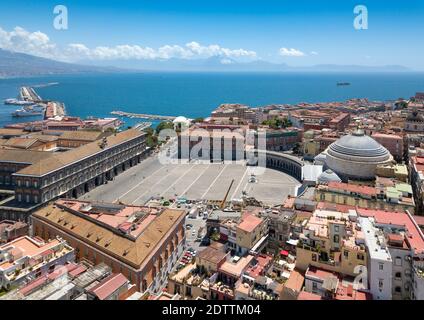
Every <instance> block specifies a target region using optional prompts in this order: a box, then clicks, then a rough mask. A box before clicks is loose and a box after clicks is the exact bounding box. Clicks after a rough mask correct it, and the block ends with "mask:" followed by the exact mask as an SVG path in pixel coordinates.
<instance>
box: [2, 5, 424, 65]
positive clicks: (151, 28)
mask: <svg viewBox="0 0 424 320" xmlns="http://www.w3.org/2000/svg"><path fill="white" fill-rule="evenodd" d="M56 5H64V6H66V8H67V11H68V28H67V29H66V30H57V29H55V27H54V24H53V22H54V19H55V16H56V15H55V14H54V13H53V9H54V7H55V6H56ZM357 5H364V6H366V8H367V10H368V29H366V30H357V29H355V28H354V19H355V16H356V15H355V14H354V8H355V6H357ZM423 16H424V1H422V0H408V1H391V0H387V1H381V0H372V1H365V0H364V1H351V0H343V1H334V0H332V1H330V0H323V1H318V0H310V1H306V0H296V1H288V0H260V1H259V0H226V1H223V0H213V1H212V0H180V1H176V0H138V1H127V0H119V1H116V0H108V1H97V0H92V1H75V0H74V1H63V2H58V1H48V0H38V1H20V0H16V1H9V2H5V1H2V2H1V3H0V48H4V49H8V50H12V51H19V52H26V53H30V54H34V55H38V56H43V57H48V58H54V59H58V60H62V61H70V62H77V61H81V60H92V61H99V60H114V59H123V60H131V59H149V60H155V59H165V60H167V59H172V58H180V59H199V58H208V57H211V56H219V57H221V58H222V60H221V61H222V62H223V63H225V61H226V59H227V58H228V60H230V59H234V60H236V61H253V60H258V59H261V60H266V61H270V62H275V63H287V64H289V65H292V66H310V65H316V64H340V65H353V64H355V65H356V64H357V65H370V66H381V65H403V66H406V67H409V68H411V69H414V70H424V59H423V58H422V55H423V54H422V52H424V41H423V34H424V19H423ZM228 60H227V61H228Z"/></svg>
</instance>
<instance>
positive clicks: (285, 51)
mask: <svg viewBox="0 0 424 320" xmlns="http://www.w3.org/2000/svg"><path fill="white" fill-rule="evenodd" d="M280 55H281V56H284V57H304V56H306V54H305V53H304V52H302V51H300V50H297V49H294V48H290V49H289V48H281V49H280Z"/></svg>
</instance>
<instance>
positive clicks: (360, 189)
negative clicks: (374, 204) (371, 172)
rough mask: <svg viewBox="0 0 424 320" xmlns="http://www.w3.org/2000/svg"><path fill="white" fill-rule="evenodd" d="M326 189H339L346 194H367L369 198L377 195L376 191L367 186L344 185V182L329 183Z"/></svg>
mask: <svg viewBox="0 0 424 320" xmlns="http://www.w3.org/2000/svg"><path fill="white" fill-rule="evenodd" d="M328 188H330V189H339V190H344V191H348V192H355V193H360V194H367V195H370V196H376V195H377V189H376V188H373V187H368V186H359V185H356V184H352V183H344V182H334V181H332V182H329V183H328Z"/></svg>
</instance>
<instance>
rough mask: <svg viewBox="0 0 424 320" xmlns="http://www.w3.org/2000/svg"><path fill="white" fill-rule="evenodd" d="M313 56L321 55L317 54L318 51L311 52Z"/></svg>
mask: <svg viewBox="0 0 424 320" xmlns="http://www.w3.org/2000/svg"><path fill="white" fill-rule="evenodd" d="M311 55H313V56H317V55H319V53H318V52H316V51H311Z"/></svg>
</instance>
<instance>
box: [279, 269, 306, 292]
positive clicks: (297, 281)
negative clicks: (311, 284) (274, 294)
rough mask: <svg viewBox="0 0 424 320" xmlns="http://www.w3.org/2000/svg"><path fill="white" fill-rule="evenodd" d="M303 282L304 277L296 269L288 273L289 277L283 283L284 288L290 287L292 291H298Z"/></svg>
mask: <svg viewBox="0 0 424 320" xmlns="http://www.w3.org/2000/svg"><path fill="white" fill-rule="evenodd" d="M304 282H305V277H304V276H303V275H302V274H301V273H300V272H299V271H297V270H293V271H292V272H291V273H290V277H289V278H288V280H287V281H286V283H285V284H284V287H285V288H288V289H291V290H293V291H297V292H300V290H302V288H303V283H304Z"/></svg>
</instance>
